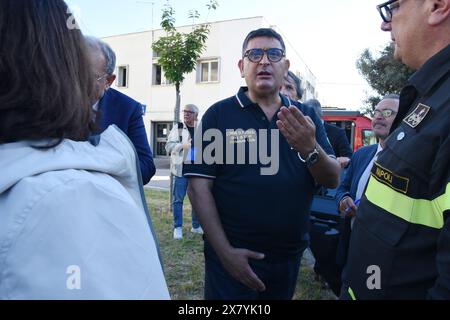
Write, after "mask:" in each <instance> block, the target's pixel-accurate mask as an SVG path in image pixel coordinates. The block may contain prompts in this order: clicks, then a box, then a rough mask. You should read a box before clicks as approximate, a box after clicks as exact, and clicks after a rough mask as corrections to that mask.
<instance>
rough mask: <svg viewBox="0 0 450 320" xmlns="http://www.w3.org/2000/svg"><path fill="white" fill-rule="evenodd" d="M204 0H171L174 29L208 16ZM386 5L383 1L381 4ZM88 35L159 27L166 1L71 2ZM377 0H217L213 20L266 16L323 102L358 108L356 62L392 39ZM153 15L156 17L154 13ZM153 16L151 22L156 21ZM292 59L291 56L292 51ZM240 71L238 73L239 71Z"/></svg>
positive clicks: (361, 91) (360, 85) (362, 88)
mask: <svg viewBox="0 0 450 320" xmlns="http://www.w3.org/2000/svg"><path fill="white" fill-rule="evenodd" d="M207 2H208V1H206V0H189V1H186V0H171V1H170V3H171V4H172V6H173V7H174V9H175V11H176V16H175V17H176V25H177V26H180V25H187V24H190V23H191V21H190V20H189V19H188V18H187V17H188V13H189V10H191V9H196V10H198V11H199V12H200V14H201V18H200V20H199V22H204V21H205V20H204V19H206V16H207V10H206V4H207ZM381 2H383V0H381ZM67 3H68V4H69V5H70V7H71V8H72V9H73V11H75V13H76V16H78V20H81V22H80V27H81V29H82V31H83V32H84V33H85V34H89V35H94V36H97V37H104V36H109V35H116V34H123V33H129V32H136V31H144V30H150V29H151V28H152V26H153V27H154V28H159V27H160V26H159V23H160V18H161V9H162V7H163V5H164V4H165V3H166V0H140V1H137V0H67ZM378 3H379V1H374V0H320V1H318V0H309V1H306V0H297V1H293V0H219V8H218V9H217V10H215V11H212V12H211V13H210V15H209V17H208V20H209V21H220V20H229V19H237V18H245V17H254V16H264V17H265V18H266V19H267V20H268V21H269V23H270V24H271V25H276V26H277V27H278V28H279V30H281V32H282V33H283V36H284V37H285V39H287V40H288V41H289V42H290V43H291V44H292V45H293V46H294V47H295V48H296V51H297V52H298V53H299V55H300V56H301V58H302V59H303V60H304V62H305V63H306V64H307V65H308V67H309V68H310V69H311V71H312V72H313V73H314V75H315V76H316V77H317V81H318V91H319V100H321V102H322V104H324V105H330V106H341V107H347V108H351V109H358V108H359V107H360V106H361V105H362V101H363V100H364V98H365V96H366V94H367V92H368V91H369V90H370V88H369V86H368V85H367V84H366V82H365V81H364V79H363V78H362V77H361V76H360V75H359V73H358V71H357V69H356V66H355V62H356V59H357V58H358V57H359V55H360V54H361V52H362V51H363V50H364V49H365V48H370V49H371V50H372V51H379V50H380V49H381V48H383V47H384V46H385V45H386V44H387V43H388V42H389V41H390V36H389V34H388V33H386V32H382V31H381V30H380V24H381V17H380V16H379V14H378V12H377V11H376V9H375V6H376V5H377V4H378ZM152 11H153V15H152ZM152 16H153V18H152ZM288 56H289V53H288ZM236 72H238V71H237V70H236Z"/></svg>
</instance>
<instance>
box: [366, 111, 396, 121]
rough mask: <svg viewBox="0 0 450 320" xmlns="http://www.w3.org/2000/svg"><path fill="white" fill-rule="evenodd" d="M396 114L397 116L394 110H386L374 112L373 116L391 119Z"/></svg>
mask: <svg viewBox="0 0 450 320" xmlns="http://www.w3.org/2000/svg"><path fill="white" fill-rule="evenodd" d="M394 114H397V112H395V111H394V110H392V109H384V110H374V111H373V112H372V116H373V117H376V116H379V115H381V116H382V117H383V118H385V119H386V118H389V117H390V116H392V115H394Z"/></svg>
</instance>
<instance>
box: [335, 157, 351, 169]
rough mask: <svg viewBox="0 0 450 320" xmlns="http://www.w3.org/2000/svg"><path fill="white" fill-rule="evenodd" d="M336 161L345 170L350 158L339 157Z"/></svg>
mask: <svg viewBox="0 0 450 320" xmlns="http://www.w3.org/2000/svg"><path fill="white" fill-rule="evenodd" d="M336 160H337V161H338V162H339V164H340V165H341V168H345V167H346V166H347V165H348V164H349V163H350V158H347V157H339V158H337V159H336Z"/></svg>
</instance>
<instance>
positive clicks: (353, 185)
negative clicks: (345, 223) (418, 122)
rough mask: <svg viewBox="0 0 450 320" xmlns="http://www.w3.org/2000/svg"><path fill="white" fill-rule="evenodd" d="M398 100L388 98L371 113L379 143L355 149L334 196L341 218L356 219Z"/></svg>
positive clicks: (397, 97)
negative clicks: (359, 204)
mask: <svg viewBox="0 0 450 320" xmlns="http://www.w3.org/2000/svg"><path fill="white" fill-rule="evenodd" d="M399 99H400V96H399V95H397V94H389V95H386V96H384V97H383V98H382V99H381V101H380V102H379V103H378V104H377V106H376V107H375V109H374V112H373V118H372V130H373V133H374V135H375V137H376V138H377V140H378V143H377V144H373V145H370V146H366V147H362V148H360V149H358V150H357V151H356V152H355V153H354V154H353V156H352V160H351V161H350V165H349V167H348V168H347V170H345V173H344V174H343V178H342V181H341V183H340V184H339V187H338V189H337V192H336V201H337V204H338V208H339V212H340V213H341V214H342V216H343V217H350V218H354V217H355V216H356V213H357V210H358V207H357V204H355V201H357V202H359V201H360V199H361V197H362V194H363V193H364V190H365V189H366V186H367V182H368V181H369V177H370V171H371V169H372V166H373V163H374V162H375V161H376V160H377V158H378V154H379V153H380V152H381V151H383V148H384V146H385V141H386V139H387V137H388V136H389V130H390V129H391V126H392V123H393V122H394V120H395V117H396V115H397V113H398V105H399Z"/></svg>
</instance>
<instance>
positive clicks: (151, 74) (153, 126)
mask: <svg viewBox="0 0 450 320" xmlns="http://www.w3.org/2000/svg"><path fill="white" fill-rule="evenodd" d="M210 25H211V28H210V33H209V37H208V40H207V42H206V44H205V45H206V49H205V50H204V52H203V54H202V57H201V58H200V59H199V60H198V63H197V67H196V70H194V71H193V72H192V73H190V74H188V75H186V76H185V80H184V81H183V83H182V84H181V86H180V91H181V109H182V107H183V106H184V105H186V104H191V103H192V104H195V105H197V106H198V107H199V108H200V115H199V117H201V116H202V114H203V113H204V112H205V111H206V110H207V109H208V108H209V107H210V106H211V105H212V104H214V103H215V102H217V101H219V100H221V99H225V98H228V97H229V96H232V95H234V94H236V92H237V90H238V89H239V87H240V86H244V85H245V81H244V79H242V78H241V76H240V72H239V69H238V61H239V59H240V58H241V52H242V42H243V41H244V39H245V37H246V35H247V34H248V33H249V32H250V31H252V30H255V29H258V28H266V27H272V28H274V29H275V30H277V28H276V27H273V26H271V25H270V24H269V23H268V22H267V21H266V19H264V18H263V17H252V18H244V19H236V20H227V21H219V22H212V23H210ZM177 30H178V31H180V32H186V33H188V32H190V31H191V30H192V26H184V27H178V28H177ZM277 31H278V32H280V30H277ZM280 33H281V34H282V32H280ZM163 36H165V32H164V30H162V29H159V30H151V31H146V32H137V33H131V34H124V35H117V36H111V37H106V38H103V39H102V40H103V41H105V42H106V43H108V44H109V45H110V46H111V48H112V49H113V50H114V51H115V53H116V56H117V64H116V74H117V80H116V82H115V83H114V85H113V87H114V88H115V89H117V90H119V91H121V92H122V93H124V94H126V95H128V96H130V97H132V98H133V99H135V100H137V101H139V102H141V103H142V104H144V105H145V116H144V122H145V127H146V130H147V135H148V139H149V142H150V145H151V147H152V150H153V152H154V154H155V156H166V153H165V150H164V146H165V143H166V141H167V136H168V134H169V132H170V129H171V128H172V125H173V118H174V116H173V114H174V109H175V100H176V92H175V86H174V85H172V84H170V83H169V81H167V80H166V79H165V77H164V70H162V69H161V66H159V65H158V57H157V53H154V52H153V50H152V48H151V45H152V43H153V42H154V41H157V40H158V39H159V38H160V37H163ZM283 38H284V40H285V42H286V55H287V58H288V59H289V60H290V61H291V68H290V70H291V71H292V72H294V73H295V74H297V75H298V76H299V77H300V78H301V79H302V86H303V88H304V89H305V94H304V97H303V98H304V99H309V98H313V97H317V92H316V78H315V76H314V74H313V73H312V72H311V71H310V70H309V68H308V67H307V66H306V65H305V64H304V63H303V61H302V59H301V57H300V56H299V55H298V54H297V53H296V51H295V50H294V48H292V47H291V46H290V45H289V41H287V40H288V39H286V38H285V37H284V36H283ZM181 119H182V118H181Z"/></svg>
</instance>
